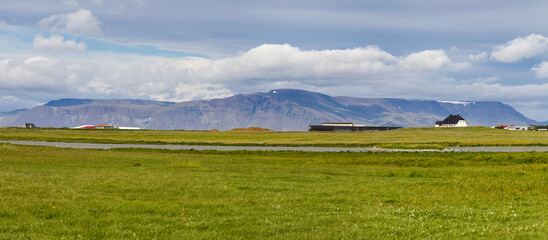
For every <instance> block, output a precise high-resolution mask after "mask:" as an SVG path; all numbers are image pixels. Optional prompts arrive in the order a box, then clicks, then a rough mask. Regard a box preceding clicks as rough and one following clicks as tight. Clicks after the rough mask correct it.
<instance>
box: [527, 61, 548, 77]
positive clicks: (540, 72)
mask: <svg viewBox="0 0 548 240" xmlns="http://www.w3.org/2000/svg"><path fill="white" fill-rule="evenodd" d="M531 71H533V72H535V74H536V75H537V77H539V78H547V77H548V62H546V61H543V62H541V63H539V64H538V65H536V66H534V67H533V68H531Z"/></svg>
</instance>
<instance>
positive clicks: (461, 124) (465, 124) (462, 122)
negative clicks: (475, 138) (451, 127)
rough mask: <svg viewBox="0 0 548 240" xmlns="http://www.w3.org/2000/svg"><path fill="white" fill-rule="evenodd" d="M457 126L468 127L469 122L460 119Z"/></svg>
mask: <svg viewBox="0 0 548 240" xmlns="http://www.w3.org/2000/svg"><path fill="white" fill-rule="evenodd" d="M455 127H468V123H467V122H466V121H465V120H459V122H458V123H457V125H456V126H455Z"/></svg>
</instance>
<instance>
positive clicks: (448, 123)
mask: <svg viewBox="0 0 548 240" xmlns="http://www.w3.org/2000/svg"><path fill="white" fill-rule="evenodd" d="M436 127H468V123H467V122H466V120H464V118H462V117H461V116H460V115H459V114H457V115H449V117H447V118H445V119H444V120H443V121H437V122H436Z"/></svg>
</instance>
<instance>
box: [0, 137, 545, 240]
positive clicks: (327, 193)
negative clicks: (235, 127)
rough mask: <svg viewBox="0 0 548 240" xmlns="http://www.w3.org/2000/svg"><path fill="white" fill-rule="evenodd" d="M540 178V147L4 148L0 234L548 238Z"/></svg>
mask: <svg viewBox="0 0 548 240" xmlns="http://www.w3.org/2000/svg"><path fill="white" fill-rule="evenodd" d="M10 131H13V130H10ZM47 131H49V130H44V133H46V134H45V135H46V136H47ZM421 131H422V130H421ZM424 131H428V130H424ZM482 131H483V130H482ZM16 133H17V134H20V135H22V134H21V133H24V131H18V132H16ZM62 133H66V134H67V135H71V134H73V133H78V134H74V135H75V136H77V135H81V136H82V135H84V136H86V137H89V139H100V134H102V133H101V132H100V131H97V132H78V131H68V130H67V131H66V132H62ZM82 133H86V134H82ZM87 133H90V134H87ZM487 133H493V132H491V131H487ZM124 134H126V136H131V135H133V134H135V135H138V134H152V136H153V137H151V139H155V141H161V142H163V141H166V142H168V141H173V142H181V141H187V140H189V139H190V138H186V139H184V140H181V139H179V138H177V137H174V136H179V134H181V135H183V136H187V135H185V134H187V133H185V132H176V133H169V134H171V135H169V136H165V135H164V137H161V135H160V134H162V132H160V131H158V132H152V131H151V132H144V131H136V132H127V133H126V132H125V133H124ZM163 134H168V133H163ZM192 134H199V133H192ZM291 134H297V133H289V135H291ZM299 134H300V133H299ZM390 134H391V133H390ZM535 134H536V133H535ZM318 135H321V134H318ZM371 135H374V134H371ZM1 136H4V134H3V133H2V135H1ZM274 136H276V135H274ZM301 136H304V135H301ZM341 136H345V137H346V136H352V137H351V138H350V139H352V138H353V139H354V141H357V140H358V139H357V137H356V136H357V135H342V134H341V135H337V138H338V139H347V138H344V137H341ZM374 136H378V135H374ZM49 137H51V136H49ZM225 137H226V136H225ZM339 137H340V138H339ZM258 138H259V137H258ZM135 139H138V138H135ZM235 139H241V138H238V137H236V138H235ZM271 139H278V138H277V137H276V138H275V137H272V138H271ZM520 139H526V138H525V137H521V138H520ZM229 140H230V141H229ZM233 140H234V139H233V138H228V137H226V138H224V140H222V141H229V142H233ZM341 141H342V140H341ZM342 142H344V141H342ZM547 186H548V153H541V152H527V153H428V152H421V153H348V152H343V153H305V152H248V151H235V152H217V151H190V150H187V151H169V150H148V149H112V150H75V149H56V148H47V147H31V146H16V145H10V144H0V239H63V238H64V239H103V238H110V239H128V238H129V239H265V238H270V239H546V236H548V187H547Z"/></svg>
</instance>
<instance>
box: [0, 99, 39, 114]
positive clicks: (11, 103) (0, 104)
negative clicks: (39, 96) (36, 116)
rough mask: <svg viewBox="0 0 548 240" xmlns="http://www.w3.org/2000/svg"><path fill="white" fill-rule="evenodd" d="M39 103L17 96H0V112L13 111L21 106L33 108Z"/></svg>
mask: <svg viewBox="0 0 548 240" xmlns="http://www.w3.org/2000/svg"><path fill="white" fill-rule="evenodd" d="M37 105H39V102H36V101H33V100H29V99H24V98H20V97H17V96H11V95H7V96H2V97H0V112H5V111H12V110H15V109H21V108H31V107H35V106H37Z"/></svg>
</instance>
